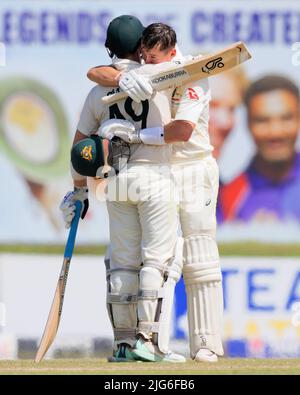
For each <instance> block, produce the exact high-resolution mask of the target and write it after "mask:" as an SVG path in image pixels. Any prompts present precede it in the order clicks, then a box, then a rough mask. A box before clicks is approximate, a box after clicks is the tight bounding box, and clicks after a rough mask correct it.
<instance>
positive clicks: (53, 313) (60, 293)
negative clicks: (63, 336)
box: [35, 201, 82, 362]
mask: <svg viewBox="0 0 300 395" xmlns="http://www.w3.org/2000/svg"><path fill="white" fill-rule="evenodd" d="M75 205H76V211H75V216H74V218H73V221H72V224H71V228H70V231H69V236H68V240H67V244H66V248H65V253H64V261H63V265H62V268H61V272H60V275H59V279H58V282H57V287H56V291H55V295H54V298H53V302H52V306H51V309H50V312H49V316H48V320H47V323H46V327H45V330H44V334H43V337H42V340H41V342H40V345H39V348H38V350H37V354H36V357H35V362H40V361H41V360H42V359H43V357H44V355H45V354H46V352H47V350H48V349H49V347H50V346H51V344H52V343H53V340H54V338H55V336H56V333H57V330H58V326H59V321H60V317H61V313H62V308H63V302H64V294H65V288H66V284H67V279H68V274H69V267H70V262H71V258H72V254H73V249H74V244H75V238H76V233H77V228H78V222H79V218H80V213H81V207H82V203H81V202H80V201H77V202H76V203H75Z"/></svg>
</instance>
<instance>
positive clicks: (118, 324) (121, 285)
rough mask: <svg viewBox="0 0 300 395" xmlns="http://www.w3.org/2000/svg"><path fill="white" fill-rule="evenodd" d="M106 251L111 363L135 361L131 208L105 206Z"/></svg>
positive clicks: (136, 229) (137, 249)
mask: <svg viewBox="0 0 300 395" xmlns="http://www.w3.org/2000/svg"><path fill="white" fill-rule="evenodd" d="M107 207H108V212H109V224H110V248H109V250H108V254H107V257H106V270H107V310H108V314H109V317H110V321H111V324H112V327H113V331H114V352H113V357H112V358H111V359H110V360H111V361H115V362H126V361H132V360H135V357H134V355H133V354H132V351H131V350H132V348H133V347H134V346H135V343H136V332H137V298H138V289H139V271H140V266H141V261H142V258H141V227H140V223H139V216H138V211H137V208H136V206H135V205H132V204H130V203H124V202H107Z"/></svg>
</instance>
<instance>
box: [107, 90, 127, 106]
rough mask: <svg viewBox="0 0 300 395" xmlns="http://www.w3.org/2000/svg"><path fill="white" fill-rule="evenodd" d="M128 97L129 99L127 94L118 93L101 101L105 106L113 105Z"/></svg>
mask: <svg viewBox="0 0 300 395" xmlns="http://www.w3.org/2000/svg"><path fill="white" fill-rule="evenodd" d="M126 97H128V94H127V93H126V92H117V93H113V94H112V95H108V96H103V97H102V99H101V100H102V102H103V103H105V104H111V103H116V102H117V101H119V100H122V99H126Z"/></svg>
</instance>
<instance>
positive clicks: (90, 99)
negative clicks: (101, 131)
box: [77, 87, 101, 136]
mask: <svg viewBox="0 0 300 395" xmlns="http://www.w3.org/2000/svg"><path fill="white" fill-rule="evenodd" d="M100 119H101V100H99V101H98V105H97V91H96V87H95V88H93V89H92V90H91V91H90V93H89V94H88V96H87V98H86V99H85V102H84V105H83V109H82V111H81V114H80V118H79V122H78V124H77V130H79V132H80V133H82V134H85V135H86V136H90V135H91V134H94V133H96V132H97V130H98V128H99V126H100Z"/></svg>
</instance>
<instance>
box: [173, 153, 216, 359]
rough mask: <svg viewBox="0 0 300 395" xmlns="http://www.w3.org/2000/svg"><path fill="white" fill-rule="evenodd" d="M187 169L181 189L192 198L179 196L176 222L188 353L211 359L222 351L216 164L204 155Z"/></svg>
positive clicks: (198, 357) (196, 356) (194, 356)
mask: <svg viewBox="0 0 300 395" xmlns="http://www.w3.org/2000/svg"><path fill="white" fill-rule="evenodd" d="M187 169H188V167H187V168H185V172H184V184H183V189H184V190H185V192H187V194H189V195H190V194H191V193H193V194H194V196H195V200H194V201H192V202H187V201H186V200H185V199H183V201H182V202H181V204H180V222H181V228H182V232H183V237H184V246H183V277H184V282H185V285H186V295H187V309H188V325H189V341H190V353H191V357H192V358H193V359H195V360H198V361H208V362H215V361H217V355H223V347H222V340H221V327H222V316H223V294H222V275H221V267H220V260H219V253H218V247H217V243H216V237H215V236H216V214H215V212H216V200H217V194H218V167H217V164H216V162H215V160H214V159H213V158H208V159H205V160H203V161H201V162H200V163H199V164H198V165H195V166H191V167H190V172H188V171H187ZM181 170H182V169H181ZM197 174H198V175H199V178H198V179H197V180H196V178H197ZM191 188H192V189H193V191H191ZM183 198H184V194H183Z"/></svg>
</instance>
